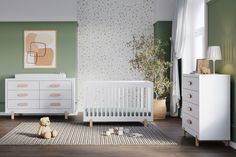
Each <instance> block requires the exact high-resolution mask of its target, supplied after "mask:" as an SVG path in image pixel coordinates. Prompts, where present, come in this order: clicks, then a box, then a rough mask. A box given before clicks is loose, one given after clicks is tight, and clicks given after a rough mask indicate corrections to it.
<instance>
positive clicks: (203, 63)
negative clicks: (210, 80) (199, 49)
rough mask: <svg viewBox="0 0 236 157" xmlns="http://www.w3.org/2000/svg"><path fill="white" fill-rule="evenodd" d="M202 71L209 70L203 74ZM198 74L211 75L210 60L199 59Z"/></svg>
mask: <svg viewBox="0 0 236 157" xmlns="http://www.w3.org/2000/svg"><path fill="white" fill-rule="evenodd" d="M202 69H205V70H207V71H206V72H203V71H202ZM196 72H197V73H198V74H205V73H208V74H209V73H211V72H210V69H209V60H207V59H197V61H196Z"/></svg>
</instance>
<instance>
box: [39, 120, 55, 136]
mask: <svg viewBox="0 0 236 157" xmlns="http://www.w3.org/2000/svg"><path fill="white" fill-rule="evenodd" d="M39 124H40V127H39V131H38V135H39V136H41V137H43V138H46V139H50V138H51V137H56V136H57V134H58V132H57V131H56V130H52V129H51V128H50V127H49V125H50V120H49V117H43V118H40V122H39Z"/></svg>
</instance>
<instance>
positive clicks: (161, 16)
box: [154, 0, 177, 22]
mask: <svg viewBox="0 0 236 157" xmlns="http://www.w3.org/2000/svg"><path fill="white" fill-rule="evenodd" d="M176 1H177V0H155V1H154V8H155V9H154V22H157V21H172V20H173V18H174V13H175V8H176Z"/></svg>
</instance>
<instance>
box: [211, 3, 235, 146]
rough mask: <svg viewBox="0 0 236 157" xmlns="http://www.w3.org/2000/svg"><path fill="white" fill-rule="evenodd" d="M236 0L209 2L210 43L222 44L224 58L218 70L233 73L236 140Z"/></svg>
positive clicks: (232, 92) (233, 119)
mask: <svg viewBox="0 0 236 157" xmlns="http://www.w3.org/2000/svg"><path fill="white" fill-rule="evenodd" d="M235 15H236V0H212V1H210V2H209V3H208V16H209V17H208V27H209V28H208V42H209V43H208V45H209V46H212V45H220V46H221V51H222V57H223V60H221V61H217V62H216V72H218V73H224V74H230V75H231V126H232V127H231V138H232V140H233V141H234V142H236V101H235V98H236V92H235V89H236V84H235V82H236V78H235V70H236V18H235Z"/></svg>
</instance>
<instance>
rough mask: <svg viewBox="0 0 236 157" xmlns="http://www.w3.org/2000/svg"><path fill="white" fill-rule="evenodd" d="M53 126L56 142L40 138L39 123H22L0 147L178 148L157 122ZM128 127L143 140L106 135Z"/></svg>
mask: <svg viewBox="0 0 236 157" xmlns="http://www.w3.org/2000/svg"><path fill="white" fill-rule="evenodd" d="M50 127H51V128H52V129H56V130H57V131H58V136H57V137H55V138H52V139H42V138H39V137H38V136H37V131H38V128H39V124H38V123H37V122H27V123H20V124H19V125H18V126H17V127H16V128H14V129H13V130H11V131H10V132H9V133H7V134H6V135H5V136H3V137H2V138H1V139H0V145H176V142H174V141H173V140H172V139H170V138H168V137H167V136H165V135H164V133H163V132H162V131H161V130H160V129H159V127H158V126H156V125H155V124H153V123H149V125H148V127H147V128H145V127H143V126H142V125H139V126H137V125H135V126H122V125H121V126H117V125H103V124H102V123H101V124H95V125H94V126H93V127H92V128H90V127H88V126H87V125H84V124H83V123H76V122H74V123H72V122H53V123H51V125H50ZM114 127H124V128H125V129H129V130H130V133H138V134H142V135H143V136H142V137H130V134H124V135H121V136H119V135H111V136H105V135H104V131H107V130H108V129H109V128H114Z"/></svg>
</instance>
